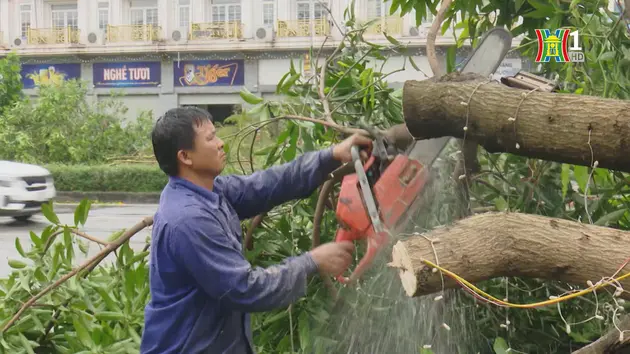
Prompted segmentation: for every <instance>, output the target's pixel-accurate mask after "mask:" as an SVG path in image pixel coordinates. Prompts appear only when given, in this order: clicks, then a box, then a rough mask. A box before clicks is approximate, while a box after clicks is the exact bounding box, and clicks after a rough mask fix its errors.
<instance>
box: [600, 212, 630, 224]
mask: <svg viewBox="0 0 630 354" xmlns="http://www.w3.org/2000/svg"><path fill="white" fill-rule="evenodd" d="M626 211H627V209H625V208H624V209H621V210H615V211H613V212H611V213H608V214H606V215H604V216H602V217H601V218H599V219H597V221H595V225H598V226H607V225H609V224H612V223H616V222H618V221H619V219H621V218H622V217H623V216H624V214H625V213H626Z"/></svg>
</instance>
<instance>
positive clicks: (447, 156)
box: [311, 142, 493, 354]
mask: <svg viewBox="0 0 630 354" xmlns="http://www.w3.org/2000/svg"><path fill="white" fill-rule="evenodd" d="M457 149H458V147H457V146H456V145H454V144H453V143H452V142H451V144H449V146H447V148H446V149H444V151H443V152H442V154H441V156H440V158H439V159H438V161H437V162H436V163H435V166H434V171H433V177H432V183H431V184H430V185H428V186H427V187H426V188H425V193H424V194H423V197H422V200H421V201H420V202H421V203H423V204H422V205H423V206H422V207H420V208H419V210H418V211H417V212H416V215H414V217H413V218H412V219H413V220H414V222H413V224H414V225H409V227H408V230H405V233H404V234H403V233H401V234H399V235H395V236H393V237H394V238H395V239H401V238H405V237H418V236H413V235H411V234H412V233H414V232H416V233H418V232H425V231H427V230H430V229H431V228H433V227H435V226H440V225H445V224H448V223H450V222H452V221H453V220H454V218H456V216H457V215H461V214H460V213H461V212H462V210H463V209H464V208H465V207H467V206H466V205H461V204H462V202H461V199H459V197H458V193H461V190H460V189H459V188H458V187H457V180H456V178H453V171H454V169H455V164H456V161H457V160H456V157H457V154H458V152H457ZM394 243H395V241H394V242H391V245H390V247H389V248H387V249H386V250H384V252H382V253H381V255H380V257H379V258H378V259H376V260H375V262H374V263H373V265H372V267H371V269H370V271H369V272H368V274H367V276H366V277H365V278H364V280H363V282H362V283H361V284H360V287H356V286H355V287H346V288H344V289H342V291H341V292H340V297H341V299H342V301H340V302H339V303H338V304H337V306H336V308H335V309H333V311H331V313H332V315H331V317H330V318H329V320H328V321H327V323H326V325H325V326H324V327H323V328H317V329H316V331H315V333H311V334H315V335H316V336H317V337H318V339H316V340H315V341H316V342H317V345H316V349H315V350H314V352H315V353H348V354H349V353H353V354H354V353H360V354H367V353H369V354H377V353H379V354H380V353H384V354H386V353H392V354H394V353H396V354H397V353H404V354H406V353H410V354H411V353H434V354H456V353H472V354H474V353H493V351H492V345H491V344H489V342H488V341H487V340H486V339H484V338H483V337H482V336H481V335H480V334H479V333H478V332H477V331H476V330H475V328H476V327H477V324H476V322H477V319H475V318H474V312H473V311H472V310H473V306H475V305H474V304H473V302H472V301H470V299H469V298H466V299H464V297H468V295H466V294H464V293H463V292H462V291H460V290H458V289H452V290H446V291H444V292H443V293H439V294H433V295H428V296H423V297H415V298H409V297H408V296H407V295H406V294H405V292H404V289H403V288H402V283H401V282H400V278H399V276H398V271H397V270H396V269H393V268H390V267H388V266H387V263H388V262H390V261H391V246H393V244H394ZM423 348H424V349H429V350H430V351H428V350H427V351H423Z"/></svg>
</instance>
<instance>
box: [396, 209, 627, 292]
mask: <svg viewBox="0 0 630 354" xmlns="http://www.w3.org/2000/svg"><path fill="white" fill-rule="evenodd" d="M423 236H424V237H422V236H414V237H411V238H409V239H406V240H402V241H399V242H397V243H396V244H395V245H394V248H393V251H392V263H391V265H392V266H393V267H396V268H399V272H400V273H399V274H400V278H401V281H402V284H403V287H404V289H405V291H406V293H407V295H408V296H410V297H415V296H422V295H428V294H432V293H436V292H439V291H441V290H442V277H441V275H440V272H439V271H438V272H433V271H432V267H430V266H429V265H427V264H426V263H424V262H423V261H424V260H428V261H430V262H432V263H434V264H437V265H438V266H440V267H443V268H445V269H447V270H449V271H451V272H453V273H455V274H457V275H459V276H460V277H462V278H464V279H466V280H467V281H469V282H470V283H473V284H474V283H477V282H480V281H484V280H488V279H492V278H497V277H503V276H518V277H528V278H539V279H547V280H559V281H563V282H567V283H572V284H575V285H577V286H580V287H581V288H585V287H587V286H588V285H587V282H588V281H589V280H590V281H591V282H592V283H593V284H595V283H597V282H598V281H600V280H601V279H602V278H605V277H610V276H612V275H613V274H614V273H615V272H616V271H617V270H618V269H619V267H620V266H621V265H622V264H623V263H624V262H625V261H626V259H627V258H628V257H629V256H630V232H627V231H621V230H616V229H612V228H608V227H603V226H595V225H589V224H581V223H577V222H573V221H568V220H563V219H556V218H549V217H544V216H538V215H530V214H521V213H484V214H477V215H475V216H471V217H468V218H465V219H462V220H459V221H457V222H454V223H453V224H452V225H450V226H445V227H441V228H437V229H435V230H433V231H431V232H429V233H427V234H425V235H423ZM436 255H437V260H436ZM622 273H623V272H622ZM619 275H620V274H618V275H617V276H619ZM620 283H621V286H622V287H624V288H626V287H630V278H626V279H624V280H622V281H621V282H620ZM458 286H459V285H458V284H457V283H456V282H455V280H453V279H452V278H450V277H448V276H446V275H444V287H445V288H455V287H458ZM610 289H612V290H613V291H614V288H610ZM620 297H622V298H626V299H628V298H630V292H627V291H623V292H622V294H621V296H620Z"/></svg>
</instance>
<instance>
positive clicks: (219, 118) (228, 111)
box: [182, 104, 241, 124]
mask: <svg viewBox="0 0 630 354" xmlns="http://www.w3.org/2000/svg"><path fill="white" fill-rule="evenodd" d="M182 106H184V107H197V108H200V109H203V110H205V111H208V112H210V114H211V115H212V118H214V122H215V123H221V124H223V121H224V120H225V118H227V117H229V116H231V115H234V114H236V113H238V112H240V110H241V107H240V106H239V105H233V104H187V105H182Z"/></svg>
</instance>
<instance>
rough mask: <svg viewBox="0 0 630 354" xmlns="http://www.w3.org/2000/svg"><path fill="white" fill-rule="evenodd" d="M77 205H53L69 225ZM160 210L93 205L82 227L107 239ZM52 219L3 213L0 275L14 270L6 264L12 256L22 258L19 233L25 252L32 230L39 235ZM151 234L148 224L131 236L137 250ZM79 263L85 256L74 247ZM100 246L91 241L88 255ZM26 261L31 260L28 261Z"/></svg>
mask: <svg viewBox="0 0 630 354" xmlns="http://www.w3.org/2000/svg"><path fill="white" fill-rule="evenodd" d="M74 208H75V206H74V205H59V204H56V205H55V206H54V210H55V213H56V214H57V216H59V220H60V221H61V223H65V224H68V225H73V224H74ZM156 210H157V205H153V204H139V205H120V206H118V205H111V206H109V205H108V206H92V207H91V209H90V213H89V216H88V219H87V222H86V224H85V226H84V227H82V229H81V231H83V232H85V233H87V234H89V235H91V236H94V237H98V238H101V239H103V240H104V239H107V237H109V236H110V235H111V234H112V233H114V232H116V231H120V230H122V229H126V228H129V227H131V226H133V225H135V224H136V223H138V222H139V221H141V220H142V219H143V218H144V217H147V216H153V214H154V213H155V211H156ZM49 224H50V223H49V222H48V220H46V218H45V217H44V216H43V215H41V214H38V215H35V216H34V217H33V218H32V219H31V220H30V221H29V222H25V223H23V222H18V221H14V220H13V219H12V218H5V217H0V277H6V276H7V275H8V274H10V272H11V268H10V267H9V265H8V264H7V260H8V259H9V258H14V259H19V260H23V261H27V260H24V259H23V258H22V256H20V254H19V253H18V251H17V250H16V249H15V238H16V237H18V238H19V239H20V242H21V243H22V247H23V248H24V250H25V251H26V252H28V250H29V249H30V247H31V243H32V242H31V239H30V236H29V233H30V231H33V232H35V233H36V234H37V235H40V234H41V232H42V230H43V229H44V228H45V227H46V226H48V225H49ZM150 236H151V228H146V229H144V230H142V231H141V232H139V233H138V234H136V235H135V236H134V237H132V238H131V240H130V245H131V247H132V248H133V249H135V250H142V249H143V248H144V246H145V241H146V240H147V238H148V237H150ZM75 249H76V250H77V252H76V261H75V262H76V263H77V264H80V262H82V261H83V260H84V259H85V258H84V257H83V254H81V253H80V252H79V250H78V247H76V248H75ZM100 249H101V248H100V246H99V245H97V244H96V243H93V242H90V243H89V255H94V254H96V253H98V252H99V251H100ZM114 257H115V256H114V255H113V254H112V255H111V256H110V257H108V258H106V260H105V261H110V260H112V259H113V258H114ZM27 263H29V262H28V261H27Z"/></svg>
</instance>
